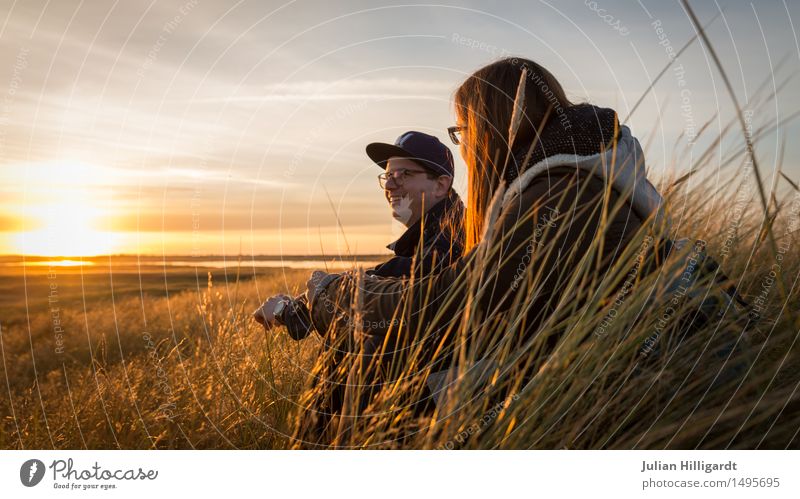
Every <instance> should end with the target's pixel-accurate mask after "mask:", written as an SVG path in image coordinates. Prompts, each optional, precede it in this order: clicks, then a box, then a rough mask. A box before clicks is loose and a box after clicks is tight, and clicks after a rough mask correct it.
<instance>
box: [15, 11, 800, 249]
mask: <svg viewBox="0 0 800 499" xmlns="http://www.w3.org/2000/svg"><path fill="white" fill-rule="evenodd" d="M692 4H693V6H694V8H695V11H696V13H697V15H698V17H699V18H700V20H701V22H703V23H706V22H708V21H711V20H712V18H714V17H715V16H717V15H719V17H717V18H716V19H715V20H714V21H713V23H711V24H710V26H709V28H708V30H707V33H708V35H709V37H710V38H711V40H712V41H713V43H714V47H715V49H716V51H717V52H718V54H719V57H720V59H721V60H722V61H723V64H724V66H725V69H726V72H727V73H728V75H729V76H730V79H731V83H732V85H733V87H734V90H735V93H736V98H737V99H738V100H739V102H740V103H741V104H742V106H743V107H744V108H745V109H746V110H747V111H748V112H749V113H750V114H749V116H751V117H752V118H751V119H752V121H753V123H754V125H755V126H756V127H758V126H768V125H770V124H773V125H775V124H777V123H778V122H779V121H780V120H781V119H784V118H787V117H788V116H789V115H791V113H793V112H795V111H798V110H800V97H798V95H797V94H798V92H797V89H798V84H797V79H796V78H795V79H794V80H790V82H789V83H788V84H787V85H786V86H785V87H784V89H783V91H782V92H781V93H780V94H779V95H778V97H777V98H776V99H774V100H773V101H771V102H769V103H767V104H764V103H763V102H761V101H759V100H757V99H756V96H757V90H758V88H759V86H760V85H761V84H762V83H765V88H766V89H767V91H769V90H770V89H773V88H777V87H778V86H779V85H780V83H781V82H783V81H785V80H786V78H789V77H791V76H792V75H794V76H795V77H796V76H797V73H798V71H800V46H799V45H798V38H797V33H796V32H797V31H798V29H800V25H798V26H797V27H796V26H795V25H796V24H798V22H800V4H798V3H797V2H784V1H781V0H777V1H772V0H766V1H760V2H753V3H751V2H747V1H739V0H731V1H723V0H717V1H703V2H699V1H695V2H692ZM720 12H721V15H720ZM694 33H695V30H694V27H693V25H692V23H691V21H690V19H689V17H688V15H687V13H686V12H685V11H684V9H683V7H682V6H681V4H680V3H679V2H671V1H664V0H659V1H656V0H641V1H617V0H595V1H589V0H586V1H584V0H574V1H562V2H554V1H553V2H547V1H539V2H536V1H532V0H528V1H509V2H451V3H447V2H442V3H437V4H425V3H416V2H411V1H408V0H404V2H403V3H393V2H378V1H363V2H358V1H350V2H329V1H302V0H298V1H294V2H273V1H239V2H233V1H230V2H226V1H218V0H215V1H211V0H178V1H164V0H152V1H147V0H145V1H137V2H125V1H116V2H114V1H79V0H57V1H56V0H51V1H46V0H41V1H37V0H26V1H24V2H23V1H9V0H2V1H0V42H2V43H0V189H1V191H0V254H30V255H35V254H39V255H66V256H73V255H97V254H108V253H126V254H143V255H145V254H146V255H161V254H164V255H178V254H180V255H210V254H215V255H219V254H225V255H237V254H239V253H240V252H241V253H243V254H245V255H281V254H282V255H301V254H322V253H324V254H327V255H334V254H365V253H369V254H372V253H381V252H384V253H385V252H386V251H387V250H386V249H385V245H386V244H387V243H389V242H391V241H392V240H394V239H396V238H397V237H399V235H400V234H402V232H403V227H402V226H400V225H399V224H398V223H396V222H393V221H392V219H391V215H390V213H391V212H390V210H389V207H388V205H387V203H386V200H385V199H384V197H383V195H382V192H381V190H380V189H379V186H378V182H377V178H376V177H377V175H378V174H379V173H380V169H379V168H378V167H377V166H376V165H374V164H373V163H371V162H370V160H369V159H368V158H367V156H366V154H365V153H364V147H365V146H366V144H368V143H370V142H374V141H382V142H394V140H395V138H396V137H397V136H399V135H400V134H402V133H403V132H405V131H407V130H419V131H423V132H426V133H430V134H433V135H436V136H438V137H439V138H440V139H441V140H442V141H443V142H445V143H446V144H450V142H449V140H448V138H447V132H446V128H447V127H448V126H450V125H452V124H453V122H454V115H453V105H452V95H453V92H454V91H455V89H456V88H457V87H458V85H459V84H460V83H461V82H462V81H463V80H464V79H465V78H466V77H467V76H468V75H469V74H470V73H471V72H473V71H475V70H476V69H478V68H480V67H481V66H483V65H485V64H488V63H490V62H492V61H494V60H496V59H497V58H499V57H502V56H505V55H519V56H523V57H528V58H531V59H534V60H536V61H537V62H539V63H541V64H542V65H544V66H545V67H547V68H548V69H549V70H550V71H551V72H553V73H554V74H555V75H556V77H557V78H558V79H559V80H560V81H561V82H562V84H563V85H564V87H565V88H566V90H567V93H568V96H569V97H570V98H571V99H572V100H573V101H579V102H591V103H593V104H597V105H600V106H603V107H612V108H615V109H616V110H617V111H618V113H619V115H620V117H621V119H625V120H626V121H625V122H626V124H628V125H629V126H630V127H631V129H632V130H633V132H634V134H635V135H637V136H639V137H640V139H641V140H642V142H643V144H645V145H646V153H647V162H648V168H649V175H650V176H651V177H653V178H654V179H660V178H666V177H668V176H669V175H670V174H672V173H673V172H674V171H676V170H677V171H680V170H681V169H685V168H687V167H688V164H689V163H690V162H689V161H687V160H686V156H680V155H679V156H676V155H675V152H674V151H675V150H676V142H677V143H678V145H679V148H686V149H687V150H688V151H689V152H690V153H691V152H692V151H700V150H702V145H703V144H702V140H701V139H698V140H697V141H694V140H692V135H693V134H694V133H696V131H697V130H698V129H699V128H700V127H701V126H702V125H703V124H704V123H706V122H708V121H709V120H711V122H710V126H709V132H710V134H711V135H713V134H714V132H715V131H719V130H720V129H721V128H722V127H723V126H724V125H725V124H726V123H727V122H728V121H729V120H730V119H731V118H732V117H733V109H734V108H733V106H732V105H731V102H732V101H731V99H730V97H729V95H728V93H727V91H726V89H725V86H724V84H723V82H722V80H721V78H720V75H719V73H718V71H717V70H716V69H715V67H714V65H713V62H712V59H711V56H710V54H709V52H708V51H707V49H706V48H705V47H704V46H703V45H702V44H701V43H699V42H695V43H694V44H693V45H691V46H690V48H689V49H688V50H687V51H686V52H685V53H684V54H683V55H681V57H680V58H678V59H677V60H671V58H670V53H671V51H672V53H674V51H677V50H679V49H680V48H681V47H682V46H683V45H684V43H686V42H687V41H688V40H689V39H690V38H691V37H692V36H693V35H694ZM669 64H671V65H672V66H671V68H670V69H669V70H668V72H667V73H665V75H664V77H663V78H662V79H661V80H659V81H658V83H656V85H655V86H654V88H653V89H652V90H651V91H650V92H649V93H648V94H647V96H646V98H645V99H644V101H643V102H642V105H641V106H640V107H639V108H638V109H637V110H636V111H635V113H634V114H633V115H631V116H630V117H628V115H629V114H630V111H631V109H632V107H633V106H634V104H635V103H636V101H637V100H638V99H639V97H640V96H642V95H643V94H644V93H645V92H646V91H647V89H648V87H649V86H650V84H651V81H652V79H653V78H654V77H655V76H656V75H657V74H658V73H659V72H660V71H661V70H662V69H663V68H664V67H666V66H667V65H669ZM799 131H800V127H798V125H797V123H796V122H791V123H789V124H786V125H781V126H779V127H777V129H776V130H775V132H774V133H771V134H768V135H767V136H765V137H764V138H763V139H762V140H761V141H760V142H759V144H758V149H757V153H758V158H759V161H760V163H761V167H762V169H763V170H764V171H763V172H762V173H763V174H764V177H765V179H766V180H767V181H770V182H771V178H772V176H774V175H775V173H776V165H777V163H778V161H777V158H778V157H779V156H780V149H781V147H782V142H784V141H785V152H784V154H785V156H784V160H783V171H784V172H785V173H786V174H787V175H789V176H790V177H791V178H793V179H795V181H797V180H800V144H798V141H795V140H791V139H792V138H793V137H796V136H797V135H798V132H799ZM453 152H454V154H455V156H456V158H457V162H456V179H455V184H456V188H457V190H458V191H459V192H461V193H462V194H463V193H464V191H465V187H466V175H465V171H464V164H463V162H462V161H461V159H460V158H459V157H458V150H457V146H453ZM676 157H677V158H679V159H680V160H677V161H676ZM689 157H691V155H690V156H689ZM779 187H785V186H779Z"/></svg>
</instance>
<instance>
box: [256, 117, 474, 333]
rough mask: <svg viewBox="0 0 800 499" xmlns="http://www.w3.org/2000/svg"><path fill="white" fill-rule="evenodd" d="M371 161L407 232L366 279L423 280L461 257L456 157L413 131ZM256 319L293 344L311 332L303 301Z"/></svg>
mask: <svg viewBox="0 0 800 499" xmlns="http://www.w3.org/2000/svg"><path fill="white" fill-rule="evenodd" d="M366 152H367V156H369V158H370V159H372V161H374V162H375V163H376V164H377V165H378V166H380V167H381V168H383V169H384V170H386V171H385V172H384V173H382V174H380V175H379V176H378V182H379V184H380V186H381V188H382V189H383V194H384V196H385V198H386V200H387V201H388V202H389V205H390V206H391V209H392V217H393V218H395V219H396V220H398V221H399V222H400V223H402V224H403V225H405V226H406V227H407V229H406V231H405V232H404V233H403V235H402V236H400V238H399V239H397V240H396V241H395V242H393V243H391V244H389V245H388V246H387V248H388V249H390V250H392V251H393V252H394V257H392V258H390V259H389V260H387V261H386V262H383V263H381V264H378V265H376V266H375V267H374V268H372V269H369V270H367V271H366V273H368V274H371V275H375V276H378V277H409V276H410V275H411V271H412V269H414V272H415V274H416V275H417V276H424V275H427V274H428V273H430V272H436V271H438V270H439V269H442V268H445V267H447V266H449V265H450V264H451V263H453V262H454V261H455V260H457V259H458V258H460V257H461V253H462V251H463V248H464V230H463V218H464V204H463V203H462V201H461V198H460V197H459V196H458V194H457V193H456V192H455V190H454V189H453V173H454V167H453V154H452V153H451V152H450V149H449V148H448V147H447V146H445V145H444V144H442V142H440V141H439V139H437V138H436V137H434V136H432V135H428V134H425V133H422V132H416V131H409V132H406V133H404V134H402V135H401V136H400V137H398V138H397V140H396V141H395V143H394V144H385V143H381V142H374V143H372V144H369V145H367V148H366ZM253 317H254V318H255V320H256V321H258V322H259V323H260V324H262V325H264V327H266V328H270V327H272V326H273V325H274V324H275V323H279V324H282V325H286V326H287V329H288V330H289V334H290V335H291V336H292V338H294V339H302V338H305V337H306V336H307V335H308V333H309V332H310V330H311V329H312V326H311V322H310V320H309V319H308V312H307V309H306V307H305V302H304V299H303V298H302V297H300V298H299V299H296V300H295V299H292V298H291V297H290V296H288V295H283V294H281V295H276V296H273V297H271V298H269V299H267V300H266V301H265V302H264V304H263V305H262V306H261V307H259V308H258V309H257V310H256V311H255V312H254V313H253Z"/></svg>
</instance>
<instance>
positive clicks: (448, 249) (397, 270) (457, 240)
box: [366, 190, 464, 277]
mask: <svg viewBox="0 0 800 499" xmlns="http://www.w3.org/2000/svg"><path fill="white" fill-rule="evenodd" d="M420 237H421V241H422V242H421V244H420ZM386 247H387V248H388V249H390V250H392V251H394V254H395V256H394V257H392V258H391V259H389V260H387V261H386V262H383V263H381V264H378V265H376V266H375V268H373V269H370V270H367V271H366V273H367V274H368V275H373V276H377V277H409V276H410V275H411V267H412V262H413V260H414V256H415V255H416V254H417V252H418V251H419V252H420V253H419V255H420V257H421V258H419V259H418V261H417V262H416V264H415V265H416V275H417V276H418V277H421V276H425V275H428V274H430V273H431V272H436V271H439V270H441V269H444V268H446V267H448V266H449V265H450V264H451V263H454V262H455V261H456V260H458V259H459V258H461V253H462V252H463V251H464V203H462V202H461V198H460V197H459V196H458V194H457V193H456V192H455V191H453V190H451V191H450V194H449V195H448V196H447V197H446V198H444V199H443V200H441V201H439V202H438V203H436V204H435V205H434V206H433V207H432V208H431V209H430V210H428V211H426V212H425V214H424V216H423V217H422V218H421V219H420V220H418V221H417V222H416V223H414V224H413V225H412V226H411V227H409V228H408V229H407V230H406V231H405V232H404V233H403V235H402V236H400V238H399V239H397V241H395V242H393V243H391V244H389V245H387V246H386Z"/></svg>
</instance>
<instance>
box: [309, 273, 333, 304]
mask: <svg viewBox="0 0 800 499" xmlns="http://www.w3.org/2000/svg"><path fill="white" fill-rule="evenodd" d="M328 275H329V274H327V273H325V272H323V271H321V270H315V271H314V272H312V273H311V277H310V278H309V279H308V282H306V287H307V288H308V291H306V296H307V297H308V303H309V305H310V304H312V303H314V298H315V297H316V294H317V286H319V283H320V282H322V280H323V279H325V277H327V276H328Z"/></svg>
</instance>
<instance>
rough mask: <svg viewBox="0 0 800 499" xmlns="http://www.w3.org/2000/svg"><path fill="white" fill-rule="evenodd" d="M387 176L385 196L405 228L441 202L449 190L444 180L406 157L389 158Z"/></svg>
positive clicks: (393, 214)
mask: <svg viewBox="0 0 800 499" xmlns="http://www.w3.org/2000/svg"><path fill="white" fill-rule="evenodd" d="M386 173H387V175H388V179H387V180H386V187H385V188H384V195H385V196H386V200H387V201H389V204H390V205H391V207H392V217H394V219H395V220H397V221H399V222H400V223H402V224H403V225H405V226H406V227H410V226H411V225H413V224H414V223H415V222H416V221H417V220H419V219H420V218H421V217H422V214H423V213H425V211H427V210H428V209H430V208H431V207H432V206H433V205H435V204H436V203H438V202H439V201H441V200H442V199H443V198H444V196H445V195H446V194H447V190H448V189H449V180H448V178H447V177H440V178H435V177H434V178H431V177H430V176H428V175H427V170H425V169H424V168H423V167H422V166H420V165H419V164H418V163H416V162H414V161H412V160H410V159H407V158H398V157H393V158H389V161H388V162H387V164H386ZM423 203H424V205H423Z"/></svg>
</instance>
